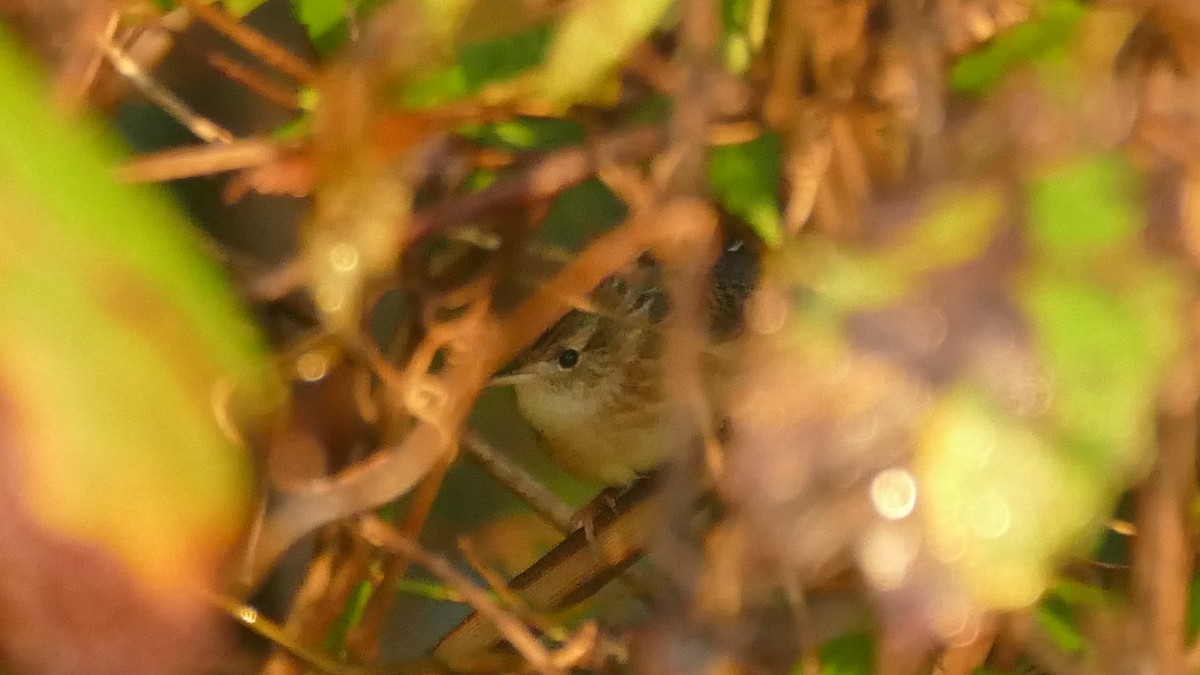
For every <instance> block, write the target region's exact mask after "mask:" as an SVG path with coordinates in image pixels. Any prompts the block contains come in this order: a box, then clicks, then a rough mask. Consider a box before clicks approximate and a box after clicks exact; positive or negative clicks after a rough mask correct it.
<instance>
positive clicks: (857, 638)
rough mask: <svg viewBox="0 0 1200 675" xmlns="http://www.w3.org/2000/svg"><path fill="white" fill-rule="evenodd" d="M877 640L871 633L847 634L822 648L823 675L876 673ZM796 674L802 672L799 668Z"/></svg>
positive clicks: (864, 674)
mask: <svg viewBox="0 0 1200 675" xmlns="http://www.w3.org/2000/svg"><path fill="white" fill-rule="evenodd" d="M874 662H875V640H874V639H873V638H872V637H871V634H870V633H847V634H845V635H839V636H838V637H836V638H834V639H832V640H830V641H829V642H826V643H825V644H824V645H822V646H821V675H867V674H868V673H871V672H873V671H874V665H875V663H874ZM794 672H796V673H799V672H802V671H801V670H800V669H799V668H798V667H797V668H796V669H795V670H794Z"/></svg>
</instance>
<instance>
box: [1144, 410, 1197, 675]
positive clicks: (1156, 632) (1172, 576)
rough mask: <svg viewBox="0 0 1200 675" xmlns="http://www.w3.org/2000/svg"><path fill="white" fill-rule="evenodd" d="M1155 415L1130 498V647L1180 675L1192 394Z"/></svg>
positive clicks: (1192, 475)
mask: <svg viewBox="0 0 1200 675" xmlns="http://www.w3.org/2000/svg"><path fill="white" fill-rule="evenodd" d="M1184 398H1185V401H1184V404H1183V405H1179V404H1176V405H1173V406H1170V408H1174V409H1173V410H1172V409H1168V410H1167V411H1166V412H1164V413H1163V414H1162V415H1161V416H1160V421H1159V422H1160V423H1159V447H1158V456H1157V458H1156V460H1155V463H1154V468H1153V469H1152V470H1151V472H1150V475H1149V477H1147V479H1146V481H1145V482H1144V483H1143V484H1142V485H1141V487H1140V488H1139V489H1138V491H1137V494H1136V499H1135V508H1136V522H1137V531H1138V536H1137V537H1135V538H1134V539H1133V540H1132V541H1133V544H1132V549H1133V550H1132V554H1131V559H1132V586H1133V588H1132V591H1131V599H1132V602H1133V613H1134V616H1135V617H1136V624H1137V626H1138V629H1139V631H1138V633H1139V635H1138V637H1137V644H1136V645H1135V646H1134V649H1135V650H1145V651H1144V653H1143V654H1142V657H1143V658H1144V659H1146V660H1147V662H1148V663H1151V664H1153V671H1154V672H1158V673H1182V672H1186V671H1185V667H1184V658H1185V657H1184V651H1185V647H1184V641H1185V640H1186V633H1187V615H1188V584H1189V583H1190V580H1191V576H1192V564H1193V558H1194V552H1193V550H1192V544H1191V531H1192V529H1191V518H1190V517H1189V513H1190V511H1191V507H1192V500H1193V498H1194V496H1195V494H1196V417H1195V415H1196V413H1195V407H1194V406H1195V393H1194V392H1188V393H1187V394H1186V396H1185V397H1184Z"/></svg>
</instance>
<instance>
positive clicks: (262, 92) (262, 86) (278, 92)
mask: <svg viewBox="0 0 1200 675" xmlns="http://www.w3.org/2000/svg"><path fill="white" fill-rule="evenodd" d="M208 62H209V64H210V65H212V67H213V68H216V69H217V70H219V71H221V73H222V74H224V75H225V77H228V78H229V79H231V80H233V81H234V82H237V83H238V84H240V85H242V86H244V87H246V88H247V89H249V90H250V91H252V92H254V93H256V94H258V95H259V96H261V97H263V98H265V99H267V100H268V101H270V102H272V103H274V104H276V105H278V106H280V107H281V108H287V109H288V110H300V97H299V95H298V94H296V92H294V91H291V90H289V89H285V88H283V87H281V86H279V85H278V84H275V83H274V82H272V81H270V80H268V79H267V78H265V77H263V76H262V75H259V74H258V73H256V72H254V71H253V70H251V69H250V68H247V67H246V65H245V64H243V63H240V62H238V61H235V60H234V59H232V58H230V57H229V55H227V54H222V53H220V52H214V53H212V54H209V55H208Z"/></svg>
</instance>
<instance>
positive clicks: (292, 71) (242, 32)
mask: <svg viewBox="0 0 1200 675" xmlns="http://www.w3.org/2000/svg"><path fill="white" fill-rule="evenodd" d="M182 4H183V6H184V7H187V8H188V10H189V11H190V12H192V14H194V15H195V16H196V18H197V19H200V20H201V21H203V22H204V23H206V24H208V25H209V26H212V27H213V29H214V30H216V31H217V32H219V33H221V34H222V35H224V36H225V37H227V38H229V39H230V40H232V41H233V42H234V43H236V44H237V45H238V46H240V47H242V48H243V49H245V50H246V51H248V52H250V53H251V54H254V55H255V56H257V57H258V58H260V59H262V60H263V62H264V63H266V64H267V65H270V66H273V67H275V68H278V69H279V70H280V71H282V72H284V73H286V74H288V75H291V76H292V77H294V78H296V79H297V80H299V81H301V82H309V81H311V80H312V79H313V78H314V77H315V76H316V71H315V70H314V69H313V67H312V66H311V65H309V64H308V62H306V61H304V60H303V59H301V58H300V57H298V56H296V55H295V54H292V53H291V52H289V51H288V50H286V49H284V48H283V47H280V46H279V45H278V44H276V43H275V41H273V40H271V39H270V38H268V37H267V36H265V35H263V34H262V33H260V32H258V31H256V30H254V29H253V28H251V27H250V26H247V25H246V24H245V23H243V22H241V21H238V20H237V19H235V18H233V17H232V16H230V15H229V14H228V13H226V12H225V11H224V10H222V9H220V8H219V7H217V6H216V5H213V4H209V3H206V2H202V1H201V0H182Z"/></svg>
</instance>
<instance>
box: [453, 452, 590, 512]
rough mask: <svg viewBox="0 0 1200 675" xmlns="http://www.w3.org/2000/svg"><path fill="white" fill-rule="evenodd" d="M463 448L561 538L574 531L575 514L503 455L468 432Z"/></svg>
mask: <svg viewBox="0 0 1200 675" xmlns="http://www.w3.org/2000/svg"><path fill="white" fill-rule="evenodd" d="M462 447H463V450H465V451H466V452H467V456H468V457H470V458H471V459H474V460H475V461H476V462H478V463H479V465H480V466H481V467H483V469H484V471H487V472H488V473H489V474H491V475H492V477H493V478H495V479H496V481H497V482H498V483H500V485H502V486H503V487H504V488H505V489H506V490H508V491H509V492H511V493H512V494H513V495H515V496H516V497H518V498H519V499H521V500H522V501H524V502H525V503H526V504H528V505H529V508H531V509H533V511H534V513H536V514H538V515H539V516H540V517H541V518H542V520H544V521H546V522H547V523H549V524H551V525H553V526H554V527H555V528H556V529H558V531H559V532H562V533H563V534H570V533H571V532H573V531H574V530H575V529H576V527H575V526H574V524H573V523H572V519H573V518H574V517H575V512H574V510H573V509H572V508H571V507H570V506H567V505H566V504H565V503H563V501H562V500H561V499H559V498H558V497H556V496H555V495H554V493H553V492H550V491H549V490H547V489H546V487H545V486H544V485H542V484H541V482H539V481H538V480H537V479H536V478H534V477H533V476H531V475H529V473H528V472H527V471H525V470H524V469H522V468H521V467H520V466H518V465H517V464H516V463H515V462H513V461H512V460H511V459H509V458H508V457H507V456H505V455H504V453H501V452H497V451H496V449H495V448H493V447H492V446H491V444H490V443H488V442H487V441H486V440H484V439H483V437H482V436H480V435H479V434H478V433H475V432H473V431H472V432H468V433H467V434H466V436H465V437H464V438H463V443H462Z"/></svg>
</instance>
